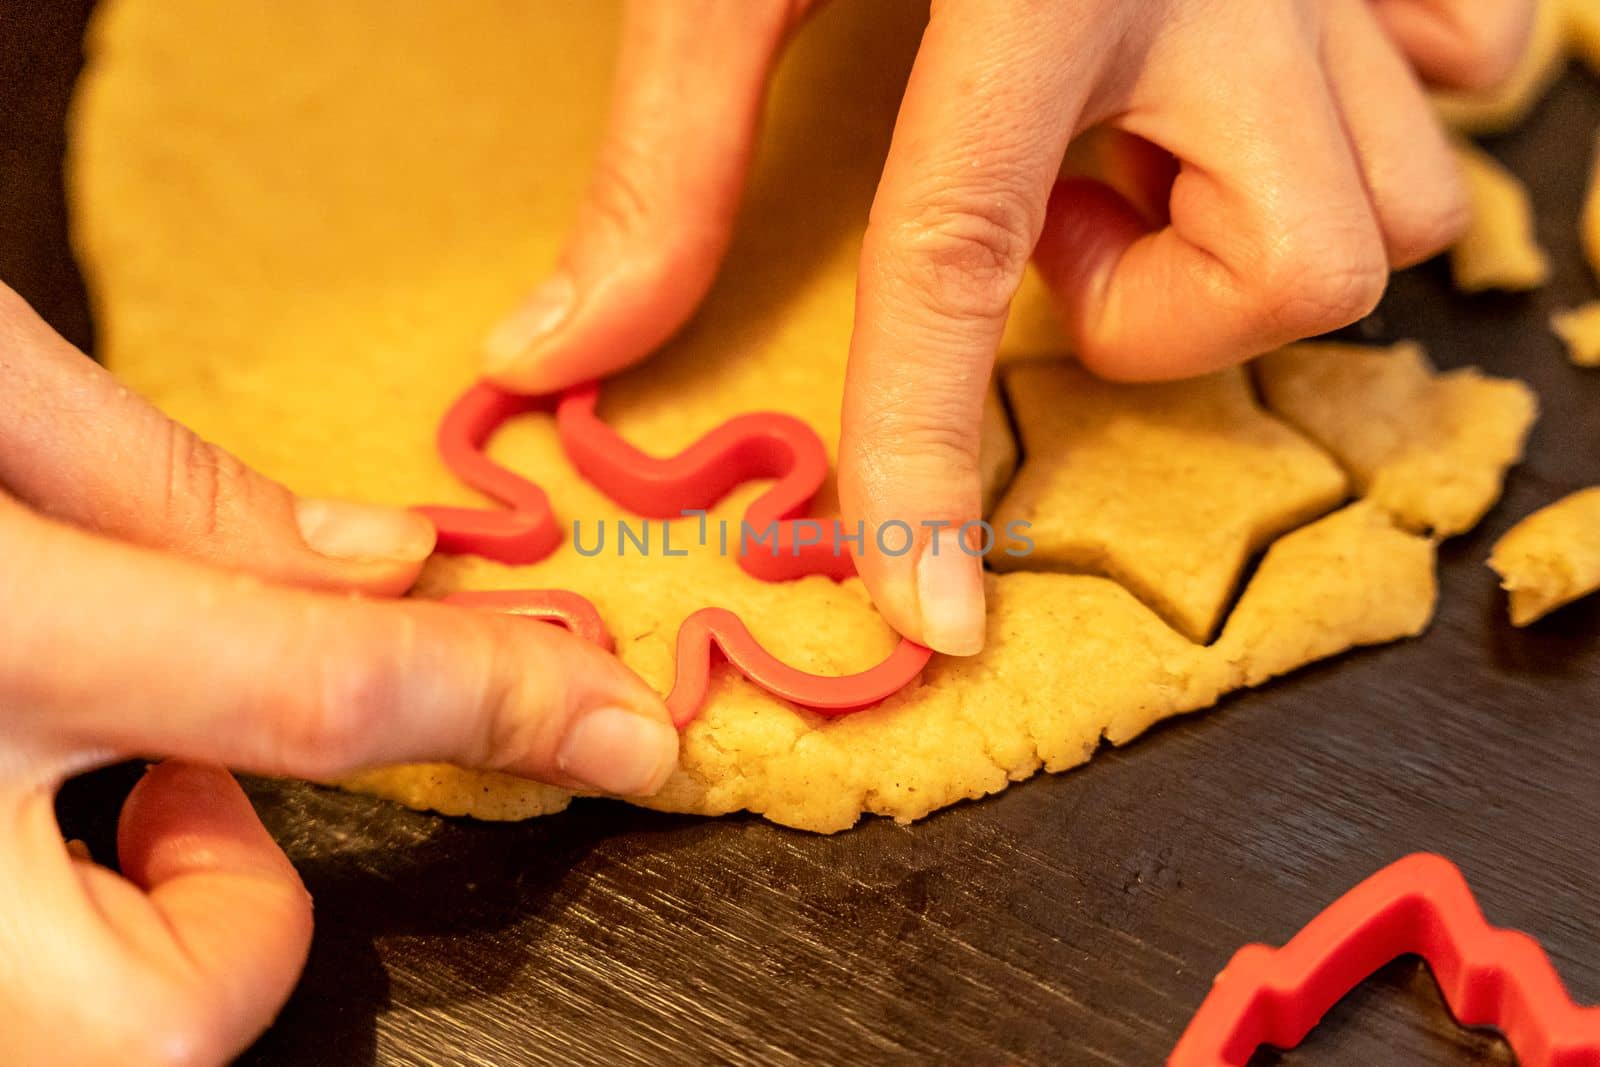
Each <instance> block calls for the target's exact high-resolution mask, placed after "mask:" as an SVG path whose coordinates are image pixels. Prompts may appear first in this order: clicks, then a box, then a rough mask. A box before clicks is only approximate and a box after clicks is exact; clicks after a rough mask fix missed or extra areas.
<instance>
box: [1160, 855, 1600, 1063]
mask: <svg viewBox="0 0 1600 1067" xmlns="http://www.w3.org/2000/svg"><path fill="white" fill-rule="evenodd" d="M1410 954H1415V955H1418V956H1421V957H1422V958H1423V959H1424V960H1426V961H1427V963H1428V966H1429V967H1430V968H1431V969H1432V971H1433V976H1434V979H1435V980H1436V981H1437V982H1438V983H1439V988H1440V990H1441V991H1442V992H1443V993H1444V999H1445V1003H1446V1004H1448V1005H1449V1006H1450V1011H1451V1013H1452V1014H1454V1015H1455V1017H1456V1020H1457V1021H1458V1022H1460V1023H1461V1024H1462V1025H1464V1026H1493V1027H1495V1028H1496V1029H1498V1030H1499V1031H1500V1032H1501V1033H1503V1034H1504V1035H1505V1038H1506V1041H1507V1042H1508V1043H1509V1044H1510V1045H1511V1048H1512V1051H1513V1052H1515V1053H1516V1055H1517V1060H1518V1062H1519V1063H1521V1064H1523V1065H1524V1067H1600V1008H1585V1007H1579V1006H1578V1005H1576V1004H1574V1003H1573V1002H1572V999H1571V998H1570V997H1569V996H1568V995H1567V991H1566V988H1565V987H1564V986H1563V985H1562V984H1561V979H1560V978H1559V977H1557V975H1556V972H1555V969H1554V968H1553V967H1552V966H1551V965H1550V960H1549V958H1548V957H1547V956H1546V955H1545V953H1544V950H1543V949H1542V948H1540V947H1539V943H1538V942H1536V941H1534V940H1533V939H1532V938H1531V937H1529V936H1528V935H1527V934H1524V933H1521V932H1520V931H1517V930H1504V929H1500V928H1497V927H1493V926H1490V925H1489V924H1488V923H1487V922H1486V921H1485V920H1484V918H1483V913H1482V912H1481V911H1479V910H1478V904H1477V901H1476V900H1475V899H1473V896H1472V890H1471V889H1470V888H1468V886H1467V883H1466V879H1464V878H1463V877H1462V876H1461V872H1460V871H1459V870H1457V869H1456V867H1455V865H1454V864H1452V863H1451V862H1450V861H1449V860H1447V859H1445V858H1444V857H1442V856H1437V855H1433V854H1431V853H1425V852H1419V853H1416V854H1414V855H1411V856H1407V857H1406V858H1404V859H1402V860H1399V861H1397V862H1395V863H1392V864H1390V865H1389V866H1388V867H1385V868H1384V869H1383V870H1381V871H1379V872H1378V873H1377V874H1374V875H1373V876H1372V877H1371V878H1368V879H1367V880H1366V881H1364V882H1362V883H1361V884H1360V885H1358V886H1356V887H1355V888H1354V889H1352V890H1350V892H1348V893H1346V894H1345V895H1344V896H1342V897H1340V898H1339V899H1338V900H1337V901H1335V902H1334V903H1333V905H1332V906H1331V907H1329V908H1328V909H1327V910H1326V911H1324V912H1323V913H1322V914H1321V915H1318V916H1317V917H1316V918H1315V919H1313V920H1312V921H1311V923H1310V924H1309V925H1307V926H1306V927H1305V929H1303V930H1301V931H1300V932H1299V933H1298V934H1296V935H1295V936H1294V937H1293V938H1292V939H1291V940H1290V941H1289V943H1288V944H1286V945H1284V946H1283V947H1282V948H1279V949H1274V948H1270V947H1268V946H1266V945H1246V946H1245V947H1244V948H1241V949H1240V950H1239V951H1238V952H1237V953H1235V955H1234V957H1233V959H1232V960H1230V961H1229V963H1228V966H1227V967H1226V968H1224V969H1223V971H1222V973H1221V974H1219V975H1218V976H1217V980H1216V984H1215V985H1214V986H1213V987H1212V990H1211V993H1210V994H1209V995H1208V996H1207V997H1206V999H1205V1002H1204V1003H1202V1004H1201V1005H1200V1010H1199V1012H1197V1013H1196V1015H1195V1017H1194V1019H1193V1020H1192V1021H1191V1022H1190V1023H1189V1028H1188V1029H1187V1030H1185V1031H1184V1034H1183V1037H1182V1038H1180V1039H1179V1041H1178V1045H1177V1047H1176V1048H1175V1049H1173V1051H1172V1055H1171V1057H1170V1058H1169V1059H1168V1060H1167V1063H1168V1067H1243V1065H1244V1064H1245V1063H1247V1062H1248V1061H1249V1059H1250V1056H1251V1055H1252V1054H1253V1053H1254V1052H1255V1050H1256V1049H1257V1048H1259V1047H1260V1046H1261V1045H1275V1046H1277V1047H1279V1048H1293V1047H1294V1046H1296V1045H1298V1044H1299V1043H1300V1042H1301V1041H1302V1040H1303V1039H1304V1038H1305V1036H1306V1034H1307V1033H1309V1032H1310V1031H1311V1028H1312V1027H1314V1026H1316V1025H1317V1023H1318V1021H1320V1020H1321V1019H1322V1017H1323V1015H1325V1014H1326V1013H1327V1012H1328V1010H1329V1009H1330V1008H1332V1007H1333V1006H1334V1005H1335V1004H1336V1003H1338V1002H1339V1000H1340V999H1341V998H1343V997H1344V995H1345V994H1346V993H1348V992H1349V991H1350V990H1351V989H1353V988H1355V987H1356V986H1357V985H1359V984H1360V983H1361V982H1362V980H1364V979H1365V978H1366V977H1367V976H1368V975H1370V974H1372V972H1374V971H1376V970H1377V969H1378V968H1379V967H1381V966H1383V965H1384V964H1385V963H1388V962H1389V961H1390V960H1393V959H1395V958H1396V957H1399V956H1404V955H1410Z"/></svg>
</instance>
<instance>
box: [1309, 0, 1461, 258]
mask: <svg viewBox="0 0 1600 1067" xmlns="http://www.w3.org/2000/svg"><path fill="white" fill-rule="evenodd" d="M1323 57H1324V62H1325V64H1326V70H1327V78H1328V84H1329V87H1330V88H1331V90H1332V93H1333V96H1334V99H1335V101H1336V102H1337V104H1338V105H1339V109H1340V111H1341V113H1342V114H1343V117H1344V124H1345V129H1346V131H1347V133H1348V134H1349V137H1350V141H1351V144H1352V145H1353V146H1354V148H1355V153H1356V161H1357V163H1358V164H1359V166H1360V168H1361V173H1362V177H1363V180H1364V181H1365V182H1366V186H1367V192H1368V195H1369V196H1370V198H1371V201H1372V205H1373V210H1374V213H1375V214H1376V216H1377V219H1378V227H1379V229H1380V230H1381V231H1382V233H1383V239H1384V246H1385V248H1386V250H1387V252H1388V257H1389V264H1390V266H1393V267H1396V268H1400V267H1409V266H1411V265H1412V264H1415V263H1420V262H1422V261H1423V260H1425V259H1429V258H1431V257H1433V256H1435V255H1437V254H1438V253H1440V252H1442V251H1444V250H1445V249H1446V248H1449V247H1450V246H1451V245H1453V244H1455V242H1456V241H1457V240H1458V239H1459V238H1460V236H1461V233H1462V231H1463V230H1465V229H1466V225H1467V215H1468V205H1467V193H1466V186H1465V183H1464V182H1463V181H1462V177H1461V169H1460V167H1459V166H1458V165H1457V164H1456V160H1455V154H1454V153H1453V152H1452V151H1451V150H1450V145H1449V143H1448V141H1447V140H1446V138H1445V134H1444V130H1443V128H1442V127H1441V126H1440V125H1439V121H1438V119H1437V118H1436V117H1435V116H1434V113H1433V108H1432V107H1431V106H1429V104H1428V100H1427V97H1426V96H1425V95H1424V94H1423V90H1422V86H1421V85H1420V84H1418V82H1417V79H1416V76H1415V75H1414V74H1413V73H1412V72H1411V68H1410V67H1409V65H1407V63H1406V62H1405V60H1404V59H1403V58H1402V57H1401V56H1400V53H1399V52H1398V51H1396V50H1395V47H1394V45H1393V44H1392V43H1391V42H1390V40H1389V39H1388V37H1387V36H1386V35H1385V34H1384V32H1383V30H1382V28H1381V27H1380V26H1379V25H1378V23H1377V20H1376V19H1374V18H1373V17H1372V13H1371V10H1370V8H1369V7H1368V5H1367V0H1335V2H1334V3H1333V4H1331V5H1330V14H1329V18H1328V22H1327V37H1326V40H1325V42H1324V45H1323Z"/></svg>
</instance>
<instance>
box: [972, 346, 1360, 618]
mask: <svg viewBox="0 0 1600 1067" xmlns="http://www.w3.org/2000/svg"><path fill="white" fill-rule="evenodd" d="M1004 382H1005V387H1006V393H1007V396H1008V398H1009V400H1010V402H1011V410H1012V413H1013V414H1014V415H1015V416H1016V419H1017V425H1018V429H1019V431H1020V433H1021V435H1022V447H1023V453H1024V455H1025V457H1026V458H1025V459H1024V461H1023V463H1022V467H1021V469H1020V470H1019V471H1018V472H1017V476H1016V478H1015V480H1014V481H1013V482H1012V484H1011V488H1010V490H1009V491H1008V492H1007V493H1006V495H1005V497H1004V498H1003V499H1002V500H1001V502H1000V506H999V508H998V509H996V511H995V515H994V525H995V527H996V529H997V530H999V531H1001V532H1002V533H1004V532H1006V531H1009V530H1011V529H1012V528H1013V526H1014V524H1026V531H1027V537H1028V538H1029V539H1030V540H1031V541H1032V543H1033V549H1032V551H1031V552H1029V553H1028V554H1026V555H1009V554H1006V553H1004V552H1001V553H996V554H994V555H992V556H991V557H990V562H991V565H992V566H994V567H996V568H998V569H1002V570H1039V569H1051V568H1055V569H1068V570H1073V571H1080V572H1085V573H1092V574H1102V575H1105V576H1106V577H1109V578H1113V579H1115V580H1116V581H1118V582H1120V583H1122V584H1123V585H1125V586H1127V587H1128V589H1130V590H1131V591H1132V592H1133V593H1134V594H1135V595H1136V596H1138V597H1139V598H1140V599H1141V600H1143V601H1144V602H1145V603H1147V604H1149V605H1151V606H1152V607H1153V608H1154V609H1155V610H1156V611H1157V612H1158V613H1160V615H1161V616H1162V617H1163V618H1165V619H1168V620H1170V621H1171V622H1172V624H1173V625H1174V626H1176V627H1177V629H1178V630H1179V631H1180V632H1181V633H1183V634H1184V635H1186V636H1187V637H1189V638H1190V639H1191V640H1194V641H1207V640H1209V639H1210V637H1211V634H1212V633H1213V632H1214V631H1215V629H1216V626H1217V623H1218V621H1219V620H1220V618H1221V614H1222V611H1223V609H1224V608H1225V607H1226V606H1227V604H1228V602H1229V600H1230V598H1231V597H1232V595H1233V591H1234V587H1235V585H1236V584H1237V582H1238V579H1239V574H1240V572H1241V571H1242V570H1243V568H1244V566H1245V564H1246V562H1247V561H1248V560H1249V558H1250V556H1251V555H1252V554H1253V553H1254V552H1256V551H1257V550H1258V549H1260V548H1261V547H1262V546H1263V545H1265V544H1267V543H1269V542H1270V541H1271V540H1272V539H1273V538H1275V537H1277V536H1278V535H1279V534H1281V533H1283V532H1285V531H1287V530H1290V529H1293V528H1294V527H1296V526H1299V525H1301V524H1303V523H1305V522H1306V521H1307V520H1309V519H1311V518H1313V517H1315V516H1317V515H1320V514H1322V513H1324V512H1326V511H1328V510H1329V509H1331V508H1333V507H1335V506H1336V505H1338V504H1339V502H1340V501H1342V500H1343V499H1344V497H1345V493H1346V488H1347V483H1346V479H1345V476H1344V474H1343V473H1342V472H1341V471H1340V470H1339V467H1338V465H1337V464H1335V463H1333V462H1332V461H1331V460H1330V459H1329V458H1328V456H1327V454H1326V453H1324V452H1323V451H1322V450H1321V449H1319V448H1317V447H1315V446H1313V445H1312V444H1311V443H1310V442H1308V441H1306V440H1305V439H1304V438H1303V437H1301V436H1300V435H1299V434H1298V433H1296V432H1295V431H1294V430H1291V429H1290V428H1289V427H1288V426H1285V425H1284V424H1283V423H1282V422H1280V421H1279V420H1278V419H1276V418H1273V417H1272V416H1271V415H1268V414H1267V413H1265V412H1264V411H1262V410H1261V409H1260V407H1258V406H1257V405H1256V402H1255V399H1254V397H1253V396H1252V395H1251V392H1250V385H1249V382H1248V381H1247V380H1246V378H1245V374H1244V371H1242V370H1241V369H1239V368H1230V369H1228V370H1225V371H1221V372H1219V373H1216V374H1212V375H1208V376H1206V377H1203V378H1196V379H1192V380H1190V381H1183V382H1170V383H1163V384H1157V385H1119V384H1116V383H1113V382H1107V381H1102V380H1100V379H1098V378H1095V377H1094V376H1092V375H1090V374H1089V373H1088V372H1087V371H1085V370H1083V368H1082V367H1080V366H1078V365H1077V364H1075V363H1068V362H1065V361H1060V360H1057V361H1051V362H1039V363H1026V364H1020V365H1017V366H1013V367H1009V368H1007V369H1006V370H1005V372H1004Z"/></svg>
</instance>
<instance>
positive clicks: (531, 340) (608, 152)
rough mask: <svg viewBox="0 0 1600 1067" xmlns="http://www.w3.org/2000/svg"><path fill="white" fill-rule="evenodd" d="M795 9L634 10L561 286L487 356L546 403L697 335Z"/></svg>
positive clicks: (681, 6) (509, 383) (711, 1)
mask: <svg viewBox="0 0 1600 1067" xmlns="http://www.w3.org/2000/svg"><path fill="white" fill-rule="evenodd" d="M803 6H804V5H802V4H795V3H793V2H791V0H754V2H751V0H695V2H692V3H660V2H658V0H632V2H631V3H630V4H629V5H628V8H627V14H626V17H625V19H624V23H623V32H622V42H621V49H620V54H619V58H618V66H617V71H618V73H617V82H616V89H615V98H614V101H613V103H612V111H611V117H610V120H609V127H608V131H607V134H606V139H605V143H604V145H603V147H602V148H601V151H600V158H599V161H598V163H597V164H596V166H595V172H594V176H593V178H592V179H591V181H590V185H589V189H588V192H587V194H586V195H585V198H584V202H583V204H582V206H581V207H580V208H579V211H578V219H577V223H576V225H575V226H574V228H573V231H572V233H571V235H570V237H569V238H568V243H567V247H566V249H565V251H564V252H563V254H562V256H561V262H560V263H559V265H558V266H557V268H556V272H555V274H554V275H553V276H552V277H551V278H549V279H547V280H546V281H545V282H544V283H543V284H541V285H540V286H539V287H538V288H537V289H535V290H534V291H533V292H532V293H531V294H530V295H529V296H528V297H527V299H526V300H525V301H524V302H523V304H522V306H521V307H520V308H518V309H517V310H516V311H515V312H514V313H513V314H512V315H511V316H510V318H508V319H507V320H506V321H504V322H503V323H501V324H500V326H499V327H497V328H496V329H495V330H494V331H493V332H492V333H491V334H490V336H489V339H488V341H487V342H486V345H485V364H484V366H485V370H486V371H487V373H488V375H489V376H490V377H491V378H492V379H494V380H495V381H496V382H497V383H499V384H500V385H502V386H504V387H506V388H508V389H514V390H518V391H521V392H527V393H545V392H551V391H553V390H556V389H559V388H563V387H565V386H568V385H572V384H574V383H577V382H580V381H585V380H587V379H590V378H598V377H602V376H604V375H606V374H609V373H611V372H612V371H614V370H617V369H618V368H621V367H625V366H627V365H628V364H630V363H633V362H635V361H637V360H639V359H642V358H643V357H644V356H646V355H648V354H649V353H650V352H651V351H652V350H654V349H655V348H657V347H658V346H660V345H661V344H662V342H664V341H665V340H666V339H667V338H668V337H670V336H671V335H672V334H673V333H675V332H677V330H678V328H679V327H680V326H682V325H683V324H684V323H685V322H687V321H688V319H689V316H690V315H692V314H693V313H694V310H695V308H696V307H697V306H698V305H699V303H700V301H701V300H702V299H703V298H704V297H705V294H706V291H707V290H708V289H709V288H710V287H711V281H712V279H713V277H714V276H715V274H716V271H717V267H718V265H719V264H720V263H721V262H722V257H723V253H724V252H725V251H726V250H727V247H728V241H729V237H730V235H731V233H732V231H733V222H734V216H735V214H736V213H737V211H738V208H739V199H740V194H741V192H742V190H743V187H744V183H745V176H746V173H747V172H748V170H749V167H750V156H751V152H752V149H753V146H754V144H755V137H756V126H757V123H758V121H759V119H760V114H761V102H762V97H763V95H764V93H765V89H766V84H767V77H768V74H769V73H770V72H771V69H772V65H773V61H774V59H775V57H776V56H777V53H778V49H779V46H780V44H781V43H782V40H783V37H784V34H785V33H786V32H787V30H788V29H789V27H790V25H791V24H792V22H793V21H794V19H795V18H796V17H797V14H796V13H797V11H798V10H799V9H800V8H801V7H803Z"/></svg>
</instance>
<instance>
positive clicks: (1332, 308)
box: [1262, 227, 1389, 337]
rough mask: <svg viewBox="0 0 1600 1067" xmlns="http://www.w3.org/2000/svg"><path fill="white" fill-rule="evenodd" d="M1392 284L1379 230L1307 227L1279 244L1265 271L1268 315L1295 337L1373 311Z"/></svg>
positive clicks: (1352, 319) (1329, 327)
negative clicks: (1357, 231)
mask: <svg viewBox="0 0 1600 1067" xmlns="http://www.w3.org/2000/svg"><path fill="white" fill-rule="evenodd" d="M1388 283H1389V260H1388V253H1387V252H1386V250H1385V249H1384V247H1383V243H1382V241H1381V240H1380V239H1379V237H1378V235H1377V234H1376V233H1367V232H1361V233H1353V232H1351V231H1349V230H1316V229H1312V228H1310V227H1303V228H1302V229H1301V230H1300V231H1299V232H1298V234H1297V236H1295V237H1293V238H1290V239H1288V240H1285V241H1283V242H1280V243H1279V245H1278V246H1277V247H1276V248H1275V249H1274V250H1273V252H1272V254H1271V255H1269V256H1268V257H1267V262H1266V263H1265V264H1264V266H1263V269H1262V291H1263V294H1264V296H1265V301H1266V307H1267V311H1268V314H1269V316H1270V317H1271V319H1272V320H1273V321H1274V322H1275V323H1276V324H1277V325H1278V326H1279V327H1280V328H1281V329H1282V330H1283V331H1284V332H1286V333H1288V334H1291V335H1293V336H1297V337H1306V336H1311V335H1313V334H1319V333H1324V332H1326V331H1328V330H1334V329H1338V328H1339V327H1341V326H1348V325H1349V324H1350V323H1352V322H1354V321H1356V320H1357V319H1359V318H1362V317H1363V316H1365V315H1367V314H1369V313H1370V312H1371V311H1372V309H1373V308H1375V307H1377V306H1378V301H1379V300H1380V299H1382V297H1383V291H1384V289H1385V288H1386V287H1387V286H1388Z"/></svg>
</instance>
